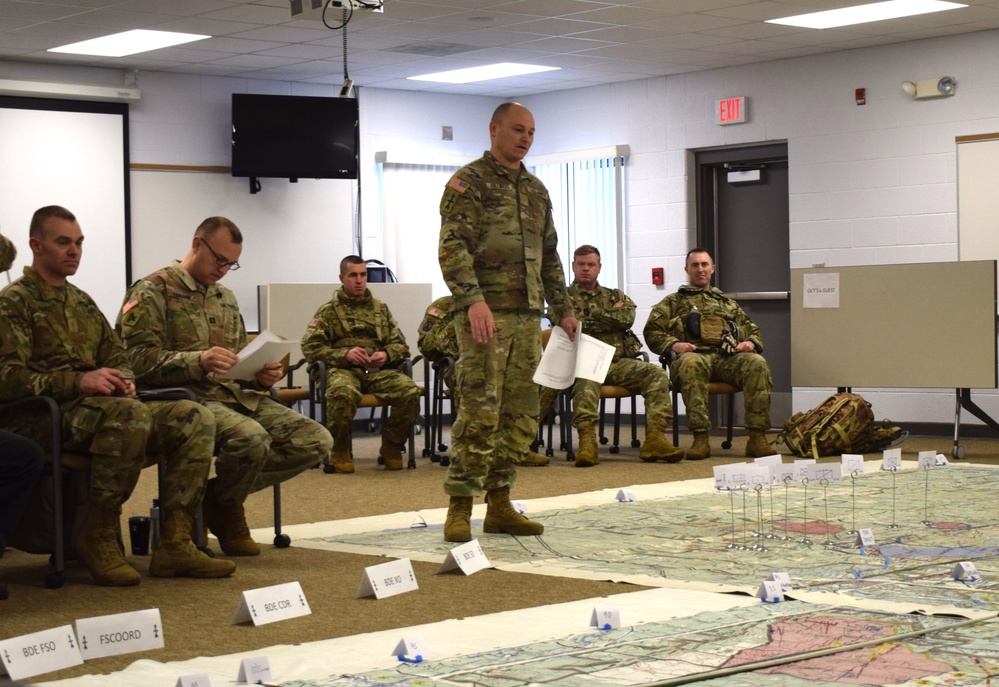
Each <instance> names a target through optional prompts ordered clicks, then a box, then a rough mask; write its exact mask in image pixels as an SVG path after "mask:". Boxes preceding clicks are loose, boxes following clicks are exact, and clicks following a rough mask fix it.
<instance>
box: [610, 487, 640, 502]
mask: <svg viewBox="0 0 999 687" xmlns="http://www.w3.org/2000/svg"><path fill="white" fill-rule="evenodd" d="M614 498H616V499H617V500H618V501H620V502H621V503H631V502H632V501H634V500H635V490H634V489H618V491H617V496H615V497H614Z"/></svg>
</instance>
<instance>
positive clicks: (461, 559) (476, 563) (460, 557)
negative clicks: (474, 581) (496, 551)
mask: <svg viewBox="0 0 999 687" xmlns="http://www.w3.org/2000/svg"><path fill="white" fill-rule="evenodd" d="M490 565H492V564H491V563H490V562H489V559H488V558H486V554H485V552H484V551H483V550H482V547H481V546H479V540H478V539H473V540H472V541H470V542H466V543H464V544H462V545H461V546H456V547H454V548H453V549H451V550H450V551H448V554H447V558H445V559H444V563H443V564H442V565H441V567H440V569H439V570H438V571H437V574H438V575H439V574H441V573H442V572H447V571H448V570H454V569H455V568H458V569H460V570H461V572H463V573H465V574H466V575H471V574H472V573H474V572H479V571H480V570H482V569H483V568H488V567H489V566H490Z"/></svg>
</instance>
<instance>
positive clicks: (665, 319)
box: [643, 285, 763, 355]
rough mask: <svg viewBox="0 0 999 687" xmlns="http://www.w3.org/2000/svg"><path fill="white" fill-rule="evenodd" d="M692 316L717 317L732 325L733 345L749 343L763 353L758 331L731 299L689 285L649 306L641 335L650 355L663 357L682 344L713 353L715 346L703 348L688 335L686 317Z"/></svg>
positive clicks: (715, 350)
mask: <svg viewBox="0 0 999 687" xmlns="http://www.w3.org/2000/svg"><path fill="white" fill-rule="evenodd" d="M695 312H696V313H700V314H701V315H718V316H720V317H721V318H722V319H724V320H727V321H730V322H732V323H734V325H735V330H736V335H735V339H736V342H737V343H738V342H742V341H752V342H753V345H754V346H756V352H757V353H762V352H763V339H761V338H760V330H759V328H758V327H757V326H756V324H754V323H753V321H752V320H751V319H749V316H748V315H746V313H745V312H743V310H742V308H740V307H739V304H738V303H736V302H735V300H734V299H732V298H730V297H729V296H727V295H725V294H724V293H722V292H721V291H715V290H713V289H712V290H707V291H705V290H704V289H700V288H697V287H695V286H690V285H684V286H681V287H680V289H679V291H677V292H676V293H671V294H670V295H668V296H666V298H664V299H662V300H661V301H659V303H657V304H656V305H655V306H653V308H652V312H651V313H650V314H649V319H648V322H646V323H645V329H644V331H643V334H644V335H645V342H646V343H647V344H648V345H649V348H650V349H651V350H652V352H653V353H656V354H657V355H666V354H668V353H669V352H670V350H671V349H672V348H673V344H675V343H677V342H681V341H682V342H686V343H692V344H696V345H697V347H698V352H701V353H709V352H713V353H717V352H718V347H717V346H711V345H707V344H704V343H703V342H702V341H701V340H700V339H699V338H697V337H696V336H694V335H693V334H692V333H691V332H690V331H688V327H687V318H688V315H690V314H691V313H695Z"/></svg>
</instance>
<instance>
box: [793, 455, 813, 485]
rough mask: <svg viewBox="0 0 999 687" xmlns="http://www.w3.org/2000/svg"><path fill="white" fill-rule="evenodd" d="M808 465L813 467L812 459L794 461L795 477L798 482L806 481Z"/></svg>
mask: <svg viewBox="0 0 999 687" xmlns="http://www.w3.org/2000/svg"><path fill="white" fill-rule="evenodd" d="M810 465H815V459H814V458H798V459H796V460H795V461H794V470H795V475H796V477H797V478H798V480H799V481H801V480H803V479H808V466H810ZM809 481H811V480H809Z"/></svg>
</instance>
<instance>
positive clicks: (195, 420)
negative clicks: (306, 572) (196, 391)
mask: <svg viewBox="0 0 999 687" xmlns="http://www.w3.org/2000/svg"><path fill="white" fill-rule="evenodd" d="M30 237H31V238H30V240H29V245H30V247H31V252H32V254H33V260H32V264H31V267H25V268H24V276H22V277H21V278H20V279H18V280H17V281H15V282H14V283H13V284H11V285H10V286H8V287H7V288H5V289H4V290H3V291H2V292H0V330H2V331H3V332H4V334H3V335H2V341H0V398H2V399H3V400H10V399H15V398H23V397H25V396H29V395H32V394H35V395H47V396H52V397H53V398H54V399H55V400H56V401H57V402H58V403H59V406H60V409H61V411H62V436H63V441H64V448H66V449H68V450H71V451H81V452H85V453H89V454H90V455H91V458H92V462H91V468H90V492H89V495H88V499H87V519H86V521H85V523H84V526H83V529H82V530H81V532H80V535H79V538H78V539H77V542H76V553H77V555H78V556H79V558H80V560H81V561H82V562H83V564H84V565H86V566H87V568H89V569H90V572H91V574H92V575H93V577H94V581H95V582H97V584H100V585H105V586H110V587H126V586H131V585H136V584H139V581H140V579H141V578H140V577H139V573H137V572H136V571H135V570H134V569H133V568H132V567H131V566H130V565H129V564H128V562H127V561H126V560H125V558H124V556H123V555H122V553H121V551H120V549H119V548H118V534H117V533H118V528H119V525H120V522H119V520H120V518H121V505H122V504H123V503H124V502H125V500H126V499H127V498H128V497H129V495H130V494H131V493H132V489H134V488H135V484H136V482H137V481H138V479H139V472H140V471H141V470H142V466H143V462H144V460H145V456H146V452H147V450H148V451H149V453H151V454H152V455H155V456H157V457H159V458H161V459H162V460H163V464H164V468H165V470H164V478H163V482H162V491H161V498H162V500H163V502H162V521H161V529H160V546H159V548H158V549H156V550H154V551H153V557H152V561H151V562H150V566H149V573H150V574H151V575H152V576H154V577H175V576H181V577H225V576H227V575H230V574H232V572H233V571H234V570H235V569H236V566H235V565H233V563H232V561H223V560H215V559H213V558H210V557H208V556H206V555H205V554H204V553H202V552H201V551H198V550H197V549H196V548H195V547H194V544H193V543H192V542H191V528H192V526H193V524H194V515H195V513H196V511H197V509H198V505H199V504H200V503H201V498H202V496H203V495H204V488H205V480H206V479H207V477H208V470H209V468H210V467H211V460H212V439H213V437H214V435H215V423H214V421H213V419H212V416H211V413H209V412H208V411H207V410H206V409H205V408H203V407H201V406H200V405H199V404H197V403H194V402H192V401H155V402H150V403H142V402H141V401H139V400H137V399H136V392H135V385H134V384H133V383H132V377H133V375H132V370H131V366H130V365H129V363H128V358H127V357H126V355H125V351H124V349H123V348H122V345H121V340H120V339H119V338H118V337H117V335H115V333H114V330H112V329H111V326H110V325H109V324H108V321H107V320H106V319H105V318H104V315H103V314H102V313H101V311H100V310H99V309H98V308H97V304H96V303H94V301H93V300H92V299H91V298H90V297H89V296H88V295H87V294H86V293H84V292H83V291H81V290H80V289H78V288H76V287H75V286H73V285H72V284H70V283H69V282H68V281H67V280H66V278H67V277H69V276H72V275H74V274H76V270H77V268H78V267H79V265H80V258H81V257H82V254H83V232H82V231H81V230H80V225H79V223H78V222H77V221H76V217H75V216H74V215H73V214H72V213H71V212H70V211H69V210H67V209H65V208H63V207H59V206H56V205H51V206H48V207H44V208H41V209H39V210H37V211H36V212H35V214H34V216H33V217H32V219H31V229H30ZM3 423H4V425H5V426H6V427H8V428H9V429H11V430H13V431H15V432H17V433H18V434H24V435H25V436H30V437H31V438H33V439H35V440H36V441H39V443H43V444H44V443H46V440H47V438H48V437H49V436H50V434H49V432H48V429H47V428H46V427H42V426H40V425H39V423H38V416H37V414H34V413H30V412H27V411H24V412H22V411H20V410H12V411H7V412H6V413H5V414H4V416H3Z"/></svg>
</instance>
